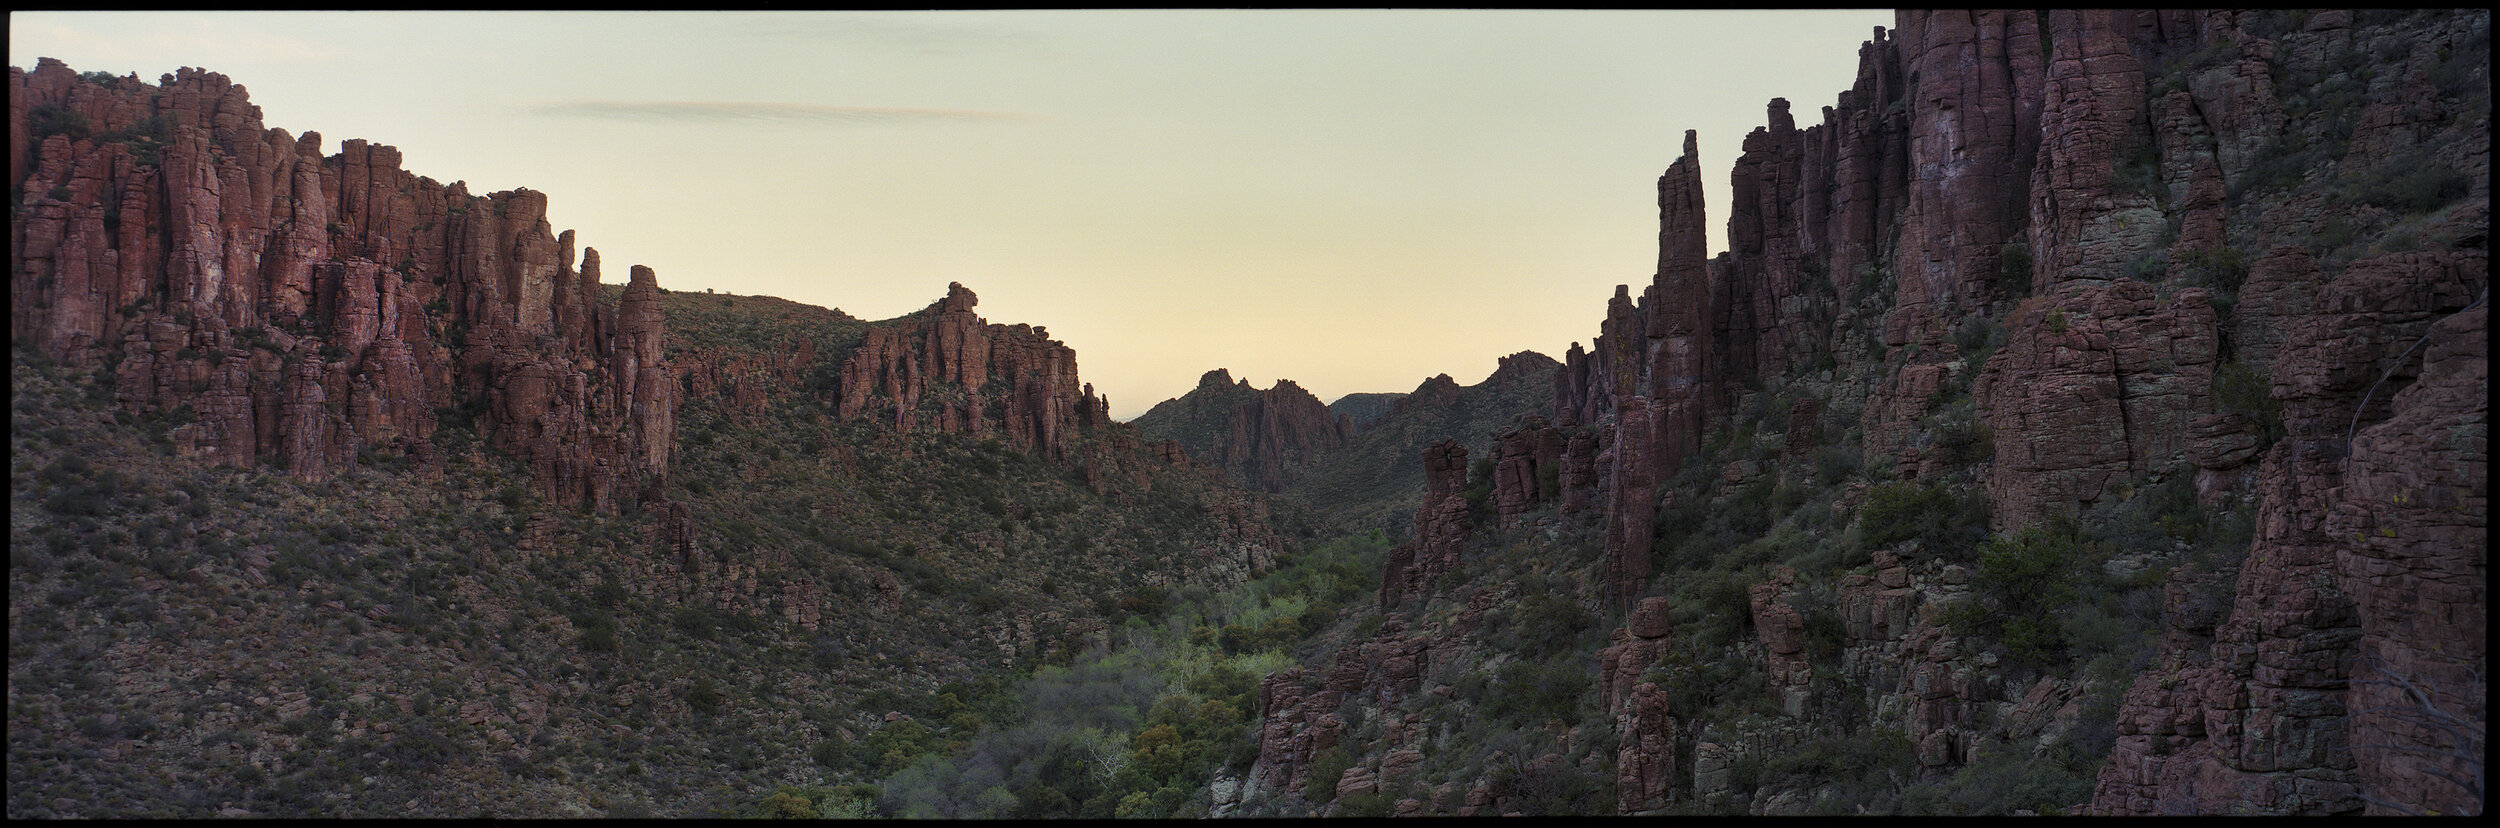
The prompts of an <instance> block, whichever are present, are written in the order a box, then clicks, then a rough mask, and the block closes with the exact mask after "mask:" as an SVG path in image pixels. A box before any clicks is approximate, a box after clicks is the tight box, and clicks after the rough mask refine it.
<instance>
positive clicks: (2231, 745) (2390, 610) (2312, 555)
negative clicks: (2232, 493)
mask: <svg viewBox="0 0 2500 828" xmlns="http://www.w3.org/2000/svg"><path fill="white" fill-rule="evenodd" d="M2488 290H2489V264H2488V259H2487V257H2486V256H2485V255H2484V254H2483V253H2482V252H2481V251H2447V252H2442V253H2430V254H2425V253H2404V254H2393V255H2388V256H2382V257H2377V258H2373V259H2366V260H2361V261H2356V262H2353V263H2352V264H2351V265H2349V266H2347V267H2346V268H2345V269H2344V271H2343V272H2342V273H2340V274H2338V275H2336V276H2335V277H2334V278H2333V279H2331V280H2330V281H2328V282H2327V283H2326V284H2323V285H2319V286H2317V287H2316V288H2315V296H2316V307H2315V308H2314V310H2313V312H2312V313H2311V314H2310V315H2308V316H2306V317H2303V318H2301V319H2300V320H2299V321H2298V322H2296V323H2295V324H2294V325H2293V326H2292V327H2291V329H2290V330H2289V331H2287V332H2286V334H2285V336H2284V339H2283V343H2282V348H2281V350H2280V351H2279V352H2278V354H2277V356H2276V359H2275V361H2274V365H2273V368H2274V375H2275V380H2274V390H2273V396H2274V399H2275V400H2276V401H2277V402H2279V403H2280V404H2281V406H2282V417H2283V422H2284V427H2285V428H2286V430H2287V431H2288V432H2289V435H2288V437H2287V438H2286V439H2285V440H2284V441H2283V442H2280V443H2277V444H2275V445H2274V446H2273V448H2272V449H2271V450H2269V451H2268V452H2267V453H2266V455H2265V457H2264V459H2263V461H2262V463H2261V464H2260V466H2259V471H2258V477H2257V490H2258V496H2259V497H2260V498H2261V500H2260V504H2261V505H2260V507H2259V511H2258V525H2257V538H2256V540H2255V542H2254V543H2253V544H2252V546H2251V548H2250V550H2249V554H2248V558H2247V560H2246V562H2245V563H2243V564H2242V565H2241V570H2240V573H2239V577H2238V581H2237V584H2236V594H2237V598H2236V600H2235V602H2234V603H2233V606H2232V608H2231V612H2230V616H2229V618H2228V620H2226V621H2224V622H2223V623H2222V624H2220V625H2219V626H2218V627H2214V626H2212V625H2211V622H2210V621H2208V620H2205V617H2204V616H2203V615H2202V614H2199V613H2185V615H2187V617H2186V618H2184V619H2179V618H2173V620H2171V621H2170V622H2169V623H2170V624H2171V625H2172V626H2173V627H2186V628H2189V632H2185V633H2179V634H2174V635H2172V636H2171V637H2170V638H2169V639H2167V640H2166V641H2165V647H2164V659H2165V667H2163V668H2156V669H2154V670H2151V671H2148V672H2147V673H2146V674H2145V675H2144V676H2143V677H2141V678H2139V679H2138V680H2137V682H2136V684H2135V686H2134V687H2132V688H2130V689H2129V690H2128V691H2127V697H2126V703H2125V706H2124V707H2123V708H2122V709H2121V710H2120V713H2119V715H2120V718H2119V741H2118V744H2117V746H2116V747H2115V748H2114V749H2113V751H2112V754H2111V757H2110V764H2109V765H2108V766H2107V767H2106V768H2105V769H2104V770H2103V771H2102V774H2101V778H2100V783H2099V786H2098V788H2097V789H2096V791H2095V794H2094V798H2093V803H2092V807H2093V809H2094V810H2095V811H2096V812H2101V813H2114V814H2145V813H2209V812H2215V811H2219V810H2224V809H2226V808H2230V807H2234V806H2235V805H2241V806H2244V807H2250V808H2253V809H2255V810H2256V811H2257V812H2260V813H2350V812H2358V811H2363V810H2379V809H2387V810H2391V811H2401V810H2402V808H2404V807H2424V806H2422V805H2420V804H2419V803H2439V804H2437V805H2435V807H2441V808H2452V807H2453V806H2452V805H2448V804H2445V803H2442V800H2449V801H2453V800H2455V799H2456V797H2457V792H2456V790H2455V789H2454V788H2453V786H2451V785H2450V784H2449V783H2447V782H2445V781H2443V780H2441V779H2440V778H2439V776H2438V773H2439V772H2444V771H2446V770H2447V769H2449V768H2452V767H2455V766H2456V765H2455V763H2456V762H2459V761H2462V760H2461V759H2460V758H2458V757H2460V756H2462V755H2465V754H2464V753H2461V752H2460V751H2467V750H2471V751H2479V750H2480V746H2479V745H2478V744H2476V745H2470V746H2469V745H2468V744H2466V743H2463V742H2459V741H2457V740H2455V739H2452V738H2449V737H2448V736H2447V735H2446V734H2442V733H2439V732H2436V731H2435V730H2434V729H2432V728H2428V727H2424V726H2422V725H2421V724H2420V723H2419V722H2420V721H2421V718H2420V717H2422V716H2426V715H2431V713H2430V711H2438V712H2439V713H2442V714H2446V715H2455V716H2459V717H2461V718H2463V719H2465V720H2470V721H2480V718H2481V717H2482V716H2483V715H2484V714H2483V709H2484V708H2483V705H2482V702H2481V695H2482V685H2481V684H2480V679H2479V678H2476V677H2474V676H2473V675H2470V674H2469V673H2470V671H2468V670H2466V669H2465V668H2461V667H2460V666H2459V665H2460V664H2461V663H2464V662H2465V661H2471V662H2472V663H2475V664H2479V663H2480V659H2481V652H2482V651H2481V649H2480V648H2481V646H2482V645H2481V640H2482V639H2481V637H2480V635H2481V630H2482V629H2483V627H2484V622H2483V620H2482V610H2481V607H2482V606H2483V605H2484V603H2483V602H2485V601H2486V600H2487V599H2486V597H2485V596H2484V595H2483V594H2482V591H2481V590H2482V587H2481V583H2482V581H2481V578H2482V575H2481V574H2480V570H2481V567H2482V563H2481V559H2480V557H2479V555H2476V556H2474V557H2472V558H2471V559H2468V558H2464V557H2460V556H2459V554H2458V551H2459V550H2463V549H2480V548H2482V546H2483V544H2484V542H2485V537H2486V534H2485V532H2486V528H2485V526H2484V525H2483V521H2484V517H2483V515H2484V512H2482V511H2479V507H2480V506H2481V505H2482V504H2481V502H2480V501H2476V500H2474V499H2473V498H2475V497H2477V496H2478V495H2476V494H2475V493H2476V492H2478V491H2483V490H2485V489H2487V484H2485V483H2478V482H2473V481H2474V478H2472V477H2471V476H2470V475H2472V474H2474V473H2476V472H2475V470H2476V469H2479V468H2482V467H2483V464H2486V463H2487V460H2486V459H2485V458H2486V457H2487V456H2488V454H2487V452H2488V449H2487V447H2479V448H2478V446H2481V444H2479V443H2476V442H2475V440H2478V439H2480V437H2479V435H2480V433H2481V431H2480V426H2479V424H2481V423H2483V422H2485V421H2486V420H2485V417H2486V407H2487V405H2488V396H2489V395H2488V393H2487V392H2486V391H2484V390H2483V388H2482V386H2481V385H2479V384H2477V383H2479V382H2483V381H2481V380H2477V379H2475V377H2477V376H2481V372H2483V371H2484V370H2486V369H2484V368H2483V367H2482V366H2483V365H2484V364H2485V362H2486V361H2487V359H2488V357H2487V354H2488V347H2487V345H2484V344H2482V343H2484V342H2485V338H2486V337H2487V334H2486V331H2487V330H2488V305H2487V301H2488V300H2487V299H2486V298H2484V297H2485V296H2486V295H2487V292H2488ZM2433 355H2436V356H2435V357H2434V356H2433ZM2468 387H2471V388H2472V389H2473V390H2472V391H2471V392H2468V391H2467V390H2466V389H2467V388H2468ZM2460 434H2462V435H2466V436H2465V437H2463V438H2459V437H2458V435H2460ZM2399 468H2401V469H2402V470H2401V471H2398V470H2397V469H2399ZM2356 475H2360V476H2359V477H2356ZM2433 492H2436V494H2433ZM2417 493H2418V494H2417ZM2417 497H2418V498H2421V500H2416V498H2417ZM2427 503H2436V504H2438V505H2435V506H2426V504H2427ZM2469 584H2470V585H2469ZM2399 595H2401V596H2402V597H2401V598H2399V597H2396V596H2399ZM2425 598H2427V599H2428V600H2424V599H2425ZM2469 606H2470V607H2474V609H2473V610H2472V611H2470V612H2461V611H2460V610H2461V609H2462V608H2464V607H2469ZM2364 607H2367V610H2366V611H2365V609H2364ZM2199 624H2202V625H2205V626H2209V627H2212V633H2211V635H2210V637H2209V638H2208V637H2206V636H2203V635H2198V634H2195V633H2194V632H2193V629H2194V628H2195V627H2196V626H2197V625H2199ZM2208 641H2209V642H2210V643H2206V642H2208ZM2408 686H2410V687H2411V688H2412V689H2415V690H2419V691H2420V692H2421V695H2420V696H2419V697H2416V696H2412V695H2411V694H2410V692H2409V691H2408V689H2407V688H2408ZM2399 797H2402V798H2399Z"/></svg>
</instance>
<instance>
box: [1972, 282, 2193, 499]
mask: <svg viewBox="0 0 2500 828" xmlns="http://www.w3.org/2000/svg"><path fill="white" fill-rule="evenodd" d="M2214 316H2215V314H2214V310H2213V304H2212V301H2211V294H2209V293H2208V292H2206V291H2205V290H2203V289H2200V288H2189V289H2186V290H2181V291H2179V292H2178V293H2176V294H2174V295H2173V296H2171V297H2170V298H2169V299H2168V300H2167V301H2164V300H2163V299H2162V298H2161V297H2160V296H2159V295H2158V293H2157V291H2156V290H2155V289H2154V287H2153V286H2152V285H2150V284H2147V283H2144V282H2137V281H2132V280H2122V281H2120V282H2117V283H2114V284H2109V285H2096V286H2088V287H2079V288H2077V289H2072V290H2065V291H2061V292H2059V294H2058V295H2056V296H2055V297H2045V298H2039V299H2033V300H2029V301H2026V302H2024V303H2023V304H2022V305H2021V306H2020V307H2019V308H2018V309H2017V310H2016V311H2015V313H2014V316H2013V318H2012V320H2011V322H2010V324H2009V325H2008V327H2009V328H2011V329H2012V330H2013V332H2014V333H2013V335H2012V338H2011V341H2009V342H2008V343H2007V344H2006V346H2005V348H2004V349H2002V350H2000V351H1998V352H1997V354H1996V355H1995V356H1994V357H1992V358H1990V359H1989V360H1988V362H1987V365H1986V366H1985V368H1984V369H1983V370H1982V371H1981V373H1980V375H1979V378H1978V381H1977V383H1976V384H1975V386H1974V388H1973V389H1972V395H1973V396H1974V397H1975V398H1976V399H1977V400H1978V402H1979V406H1980V412H1981V413H1980V416H1981V419H1982V422H1985V423H1986V424H1987V425H1988V426H1989V427H1990V428H1991V429H1993V430H1994V432H1995V433H1996V435H1998V436H1997V439H1996V455H1995V456H1996V463H1995V466H1994V469H1995V470H1994V476H1993V477H1992V478H1991V479H1990V481H1989V487H1988V495H1989V502H1990V504H1991V505H1992V516H1993V519H1994V520H1995V522H1996V523H1997V524H1998V526H1999V527H2009V526H2026V525H2029V524H2031V523H2033V522H2035V521H2037V520H2040V519H2042V518H2047V517H2052V516H2064V517H2075V516H2077V515H2078V514H2079V513H2080V509H2081V507H2082V506H2083V505H2084V504H2088V503H2091V502H2093V501H2096V500H2099V499H2101V497H2102V495H2103V493H2105V492H2109V491H2112V490H2113V489H2114V488H2115V487H2116V486H2118V485H2119V484H2122V483H2125V482H2127V481H2130V480H2136V479H2140V478H2143V477H2145V476H2147V475H2154V474H2160V473H2164V472H2167V471H2170V470H2171V469H2173V468H2176V467H2179V466H2180V465H2182V464H2184V463H2187V462H2188V461H2189V459H2190V458H2189V457H2188V453H2187V450H2188V446H2187V439H2188V437H2189V435H2190V434H2191V429H2190V421H2191V420H2193V419H2195V418H2196V417H2197V416H2199V415H2201V414H2203V413H2205V412H2206V411H2208V410H2210V405H2209V402H2208V400H2207V396H2208V394H2209V393H2210V389H2211V387H2212V384H2213V375H2214V369H2215V367H2216V362H2217V357H2218V355H2219V349H2220V340H2219V337H2218V335H2217V332H2216V329H2215V327H2216V326H2215V319H2214Z"/></svg>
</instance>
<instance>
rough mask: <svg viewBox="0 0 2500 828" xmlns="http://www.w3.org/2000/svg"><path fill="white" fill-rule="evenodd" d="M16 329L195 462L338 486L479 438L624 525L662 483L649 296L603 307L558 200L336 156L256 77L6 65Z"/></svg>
mask: <svg viewBox="0 0 2500 828" xmlns="http://www.w3.org/2000/svg"><path fill="white" fill-rule="evenodd" d="M9 83H10V96H9V99H10V131H11V136H12V138H13V139H14V140H13V142H12V145H11V146H12V148H13V149H15V150H17V153H18V154H16V155H13V156H12V158H11V166H10V170H11V175H12V176H13V177H14V178H13V183H15V184H17V185H18V186H19V188H20V189H19V190H18V191H19V192H21V193H23V194H24V197H23V201H22V202H21V203H20V204H19V205H18V207H17V212H18V219H17V220H16V221H15V222H13V224H12V227H13V232H12V235H11V253H12V255H13V258H14V260H15V261H16V262H17V265H18V266H17V268H16V271H15V275H14V276H13V278H12V279H11V298H12V300H13V301H12V303H11V314H10V328H11V333H12V335H13V336H16V337H18V338H19V340H20V341H21V342H24V343H27V344H28V345H29V346H30V347H34V348H37V349H39V350H41V351H42V353H43V354H44V355H45V356H46V357H48V358H51V359H53V360H56V361H59V362H62V363H64V364H69V365H74V366H106V365H109V366H111V368H112V372H113V375H114V378H115V387H116V392H115V393H116V395H117V397H118V399H119V401H120V402H121V404H122V405H123V406H124V407H125V408H126V409H128V410H130V411H133V412H156V413H162V414H165V415H167V416H170V417H173V418H175V419H177V420H187V422H180V423H178V424H177V425H176V426H175V427H174V428H173V429H172V432H171V434H170V436H171V437H172V439H173V441H174V443H175V446H176V448H177V449H178V450H179V451H182V452H184V453H186V454H189V455H192V456H196V457H200V458H203V459H205V460H208V461H210V462H217V463H225V464H232V465H250V464H255V463H261V462H268V463H272V464H275V465H279V466H282V467H284V468H286V469H287V470H288V471H289V473H291V474H294V475H296V476H298V477H300V478H304V479H320V478H323V477H326V476H328V475H330V474H333V473H335V472H336V471H338V470H339V469H341V468H345V467H347V466H351V465H354V464H357V463H359V462H361V460H360V458H363V457H365V456H367V455H368V454H370V453H373V452H381V453H384V454H396V455H401V456H405V457H408V458H410V459H412V460H414V461H416V462H417V463H419V464H421V465H425V466H432V465H434V464H437V463H439V458H437V457H436V454H435V448H434V447H433V446H432V445H431V444H430V438H431V437H432V436H433V435H434V434H435V432H436V431H437V430H438V429H441V428H445V427H451V428H466V429H475V430H476V432H477V433H478V434H479V435H480V436H482V437H483V438H485V439H486V440H487V441H488V442H489V443H490V444H491V445H493V446H494V447H496V448H497V449H499V450H502V451H504V452H505V453H507V454H510V455H511V456H513V457H514V458H516V459H518V460H520V461H521V462H522V463H523V464H524V465H526V466H527V467H528V468H529V469H530V472H531V477H532V480H533V482H534V485H535V486H536V488H537V489H538V490H539V492H540V493H541V494H542V495H544V496H546V497H547V498H549V499H550V500H554V501H556V502H560V503H567V504H575V505H587V506H591V507H594V508H598V509H601V510H610V509H613V508H615V507H616V506H617V505H618V504H620V503H622V502H624V501H626V500H630V499H633V498H636V497H639V496H640V494H641V493H642V492H643V491H645V490H650V489H652V487H653V486H654V485H655V484H656V483H657V482H659V481H660V480H664V479H665V476H666V473H667V467H668V459H669V448H668V447H669V446H670V445H671V444H672V443H673V441H674V439H675V438H674V434H673V417H674V414H673V412H674V406H675V393H674V389H675V383H674V382H673V381H671V378H670V375H669V373H668V366H667V365H666V364H665V363H664V362H663V361H662V360H661V358H660V341H661V337H662V335H663V334H662V330H661V319H660V318H659V316H658V314H657V313H656V310H655V309H653V308H652V307H651V306H649V305H648V303H643V304H637V300H636V298H635V297H636V293H635V291H636V290H640V291H643V292H644V293H648V292H649V291H652V290H656V287H655V286H654V285H653V283H652V280H651V277H650V274H649V271H648V270H644V269H639V268H638V269H637V272H636V280H635V285H637V286H639V287H634V286H629V288H628V292H627V299H626V302H625V305H624V306H622V307H618V308H610V307H607V306H605V305H604V304H603V303H602V302H601V301H600V299H599V297H598V285H599V278H598V266H597V257H596V255H595V253H590V252H587V251H586V252H585V254H584V260H583V267H582V269H581V270H579V271H576V270H575V269H574V267H573V237H572V234H571V233H570V232H567V233H565V234H563V235H561V236H558V235H556V234H555V233H553V232H552V231H551V228H550V227H549V226H548V224H547V222H546V219H545V216H546V208H547V197H546V196H545V195H542V194H540V193H536V192H533V191H530V190H513V191H509V192H502V193H495V194H492V195H487V196H472V195H470V194H469V193H468V191H467V188H466V187H465V185H463V184H460V183H457V182H455V183H453V184H450V185H448V186H446V185H443V184H440V183H437V182H435V181H434V180H432V179H428V178H420V177H417V176H415V175H413V174H410V173H408V172H406V171H404V170H401V169H400V168H399V162H400V156H399V152H398V151H397V150H395V149H393V148H391V147H388V146H380V145H373V144H368V143H366V142H364V141H353V140H351V141H347V142H345V143H344V144H342V145H341V146H340V148H339V152H338V153H337V154H334V155H329V156H324V155H322V153H321V143H322V142H321V138H320V136H319V134H317V133H305V134H304V135H302V136H301V137H297V136H293V135H290V134H288V133H287V132H286V131H285V130H280V129H266V128H264V127H263V126H262V125H261V123H260V113H259V110H258V108H256V107H253V106H252V105H251V104H250V102H249V98H248V97H247V96H246V94H245V92H244V89H243V87H241V86H238V85H235V84H234V83H232V82H231V81H229V80H228V79H227V78H226V77H225V76H223V75H218V74H215V73H212V72H204V71H200V70H196V69H190V68H184V69H182V70H181V71H179V72H177V73H175V74H170V75H166V76H164V77H163V78H162V79H161V80H160V82H159V83H158V84H155V85H150V84H147V83H143V82H140V81H138V80H137V79H136V78H122V79H119V80H115V81H112V82H110V83H104V82H98V81H95V80H90V79H85V78H81V77H80V76H79V75H77V74H76V73H74V72H72V71H71V70H70V69H69V67H67V66H65V65H63V64H62V63H60V62H59V61H55V60H49V59H47V60H44V61H42V62H41V63H39V64H38V65H37V66H36V68H35V69H34V71H32V72H28V71H24V70H21V69H17V68H14V67H13V68H11V70H10V81H9Z"/></svg>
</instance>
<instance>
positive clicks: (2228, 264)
mask: <svg viewBox="0 0 2500 828" xmlns="http://www.w3.org/2000/svg"><path fill="white" fill-rule="evenodd" d="M2179 264H2180V266H2181V267H2182V268H2183V271H2182V273H2181V275H2183V276H2185V277H2186V279H2187V282H2188V283H2189V284H2192V285H2203V286H2205V287H2209V288H2213V289H2214V290H2217V291H2221V292H2222V293H2223V294H2224V295H2225V296H2236V295H2238V294H2239V292H2240V283H2242V282H2246V281H2248V254H2247V253H2244V252H2241V251H2240V249H2239V248H2236V247H2228V246H2225V247H2199V248H2196V249H2194V250H2189V251H2186V252H2184V253H2181V254H2180V258H2179Z"/></svg>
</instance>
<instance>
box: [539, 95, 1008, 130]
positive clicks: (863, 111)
mask: <svg viewBox="0 0 2500 828" xmlns="http://www.w3.org/2000/svg"><path fill="white" fill-rule="evenodd" d="M528 109H529V111H530V112H532V113H534V114H538V115H551V116H556V117H566V118H605V119H610V120H620V121H644V122H676V123H705V124H718V123H754V124H788V125H797V126H810V125H827V126H875V125H885V124H920V123H945V122H999V121H1035V120H1041V116H1039V115H1031V114H1027V113H1022V112H990V111H985V110H978V109H918V108H912V107H895V106H828V105H824V104H801V103H754V102H737V101H603V100H571V101H553V102H548V103H541V104H535V105H531V106H529V107H528Z"/></svg>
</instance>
